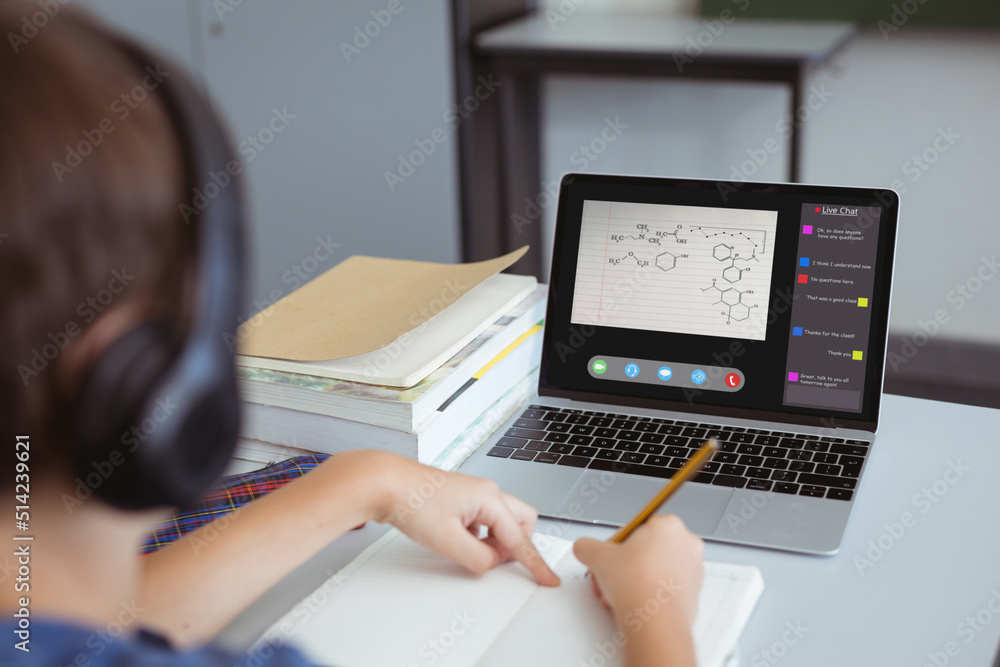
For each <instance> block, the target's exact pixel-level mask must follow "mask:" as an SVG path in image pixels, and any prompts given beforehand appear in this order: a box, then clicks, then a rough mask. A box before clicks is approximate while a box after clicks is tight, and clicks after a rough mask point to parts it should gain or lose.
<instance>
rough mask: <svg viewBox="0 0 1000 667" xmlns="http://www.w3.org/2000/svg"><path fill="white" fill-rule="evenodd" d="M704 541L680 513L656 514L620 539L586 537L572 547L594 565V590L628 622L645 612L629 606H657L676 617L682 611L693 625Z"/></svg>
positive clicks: (700, 581) (619, 616) (592, 574)
mask: <svg viewBox="0 0 1000 667" xmlns="http://www.w3.org/2000/svg"><path fill="white" fill-rule="evenodd" d="M704 546H705V545H704V543H703V542H702V541H701V539H700V538H699V537H698V536H696V535H694V534H693V533H691V532H690V531H689V530H688V529H687V527H686V526H685V525H684V522H683V521H681V520H680V519H678V518H677V517H676V516H674V515H657V516H654V517H652V518H651V519H649V521H647V522H646V523H645V524H643V525H642V526H640V527H639V528H638V529H637V530H636V531H635V532H634V533H632V535H631V536H629V538H628V539H627V540H625V542H623V543H621V544H614V543H610V542H599V541H597V540H593V539H590V538H586V537H585V538H581V539H579V540H577V542H576V544H575V545H574V546H573V552H574V553H575V554H576V557H577V558H579V559H580V562H582V563H583V564H584V565H586V566H587V567H589V568H590V574H591V577H592V581H593V584H594V591H595V593H597V595H598V596H599V597H600V598H601V600H602V601H603V602H604V604H605V606H607V607H609V608H610V609H611V610H612V611H613V612H614V614H615V617H616V618H617V619H618V622H619V624H620V625H621V626H623V628H624V627H625V626H627V625H629V624H630V623H629V619H631V618H633V616H634V617H637V618H641V617H642V614H633V615H632V616H630V615H629V614H630V612H633V611H635V610H637V609H638V610H647V612H648V610H649V609H650V608H652V607H656V608H657V609H659V610H662V611H664V612H667V613H665V614H664V615H665V616H672V617H674V618H677V615H676V612H680V618H681V619H682V620H683V621H685V622H686V623H687V626H688V627H690V626H691V624H693V623H694V617H695V612H696V611H697V607H698V592H699V590H700V589H701V583H702V578H703V577H704V567H703V566H702V562H701V557H702V553H703V551H704ZM654 601H655V602H654ZM670 612H674V613H670Z"/></svg>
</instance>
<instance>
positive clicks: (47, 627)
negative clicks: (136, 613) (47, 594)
mask: <svg viewBox="0 0 1000 667" xmlns="http://www.w3.org/2000/svg"><path fill="white" fill-rule="evenodd" d="M18 630H19V627H18V623H17V622H13V623H10V622H7V623H3V624H0V637H2V638H3V639H2V643H0V665H4V666H5V667H133V666H135V667H311V666H312V663H310V662H308V661H306V659H305V658H304V657H303V656H302V654H301V653H299V652H298V651H296V650H295V649H293V648H290V647H288V646H271V645H265V646H263V647H260V648H259V649H257V650H255V651H249V652H245V653H231V652H229V651H225V650H222V649H221V648H218V647H215V646H212V645H208V646H203V647H200V648H196V649H188V650H183V651H179V650H176V649H174V648H173V647H172V646H171V645H170V643H169V642H167V641H166V640H165V639H164V638H162V637H160V636H159V635H156V634H154V633H151V632H146V631H139V632H138V633H133V634H131V635H128V636H124V635H123V634H122V628H121V627H120V626H117V625H116V624H112V625H109V626H108V627H107V628H105V629H104V630H90V629H86V628H81V627H79V626H75V625H70V624H67V623H60V622H54V621H48V620H38V619H31V621H30V625H29V628H28V632H29V633H30V634H29V635H28V639H27V643H23V642H22V638H23V637H24V635H23V634H21V635H20V636H18V634H17V631H18ZM25 648H26V649H28V650H27V651H25V650H23V649H25Z"/></svg>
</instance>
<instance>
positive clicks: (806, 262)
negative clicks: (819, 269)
mask: <svg viewBox="0 0 1000 667" xmlns="http://www.w3.org/2000/svg"><path fill="white" fill-rule="evenodd" d="M799 266H809V258H808V257H800V258H799Z"/></svg>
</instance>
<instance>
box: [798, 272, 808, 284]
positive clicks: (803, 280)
mask: <svg viewBox="0 0 1000 667" xmlns="http://www.w3.org/2000/svg"><path fill="white" fill-rule="evenodd" d="M799 282H800V283H807V282H809V276H807V275H806V274H804V273H800V274H799Z"/></svg>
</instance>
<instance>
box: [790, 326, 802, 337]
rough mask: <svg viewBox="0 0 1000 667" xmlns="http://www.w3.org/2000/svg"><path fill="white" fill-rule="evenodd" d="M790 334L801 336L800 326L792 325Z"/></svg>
mask: <svg viewBox="0 0 1000 667" xmlns="http://www.w3.org/2000/svg"><path fill="white" fill-rule="evenodd" d="M792 335H793V336H801V335H802V327H792Z"/></svg>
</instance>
